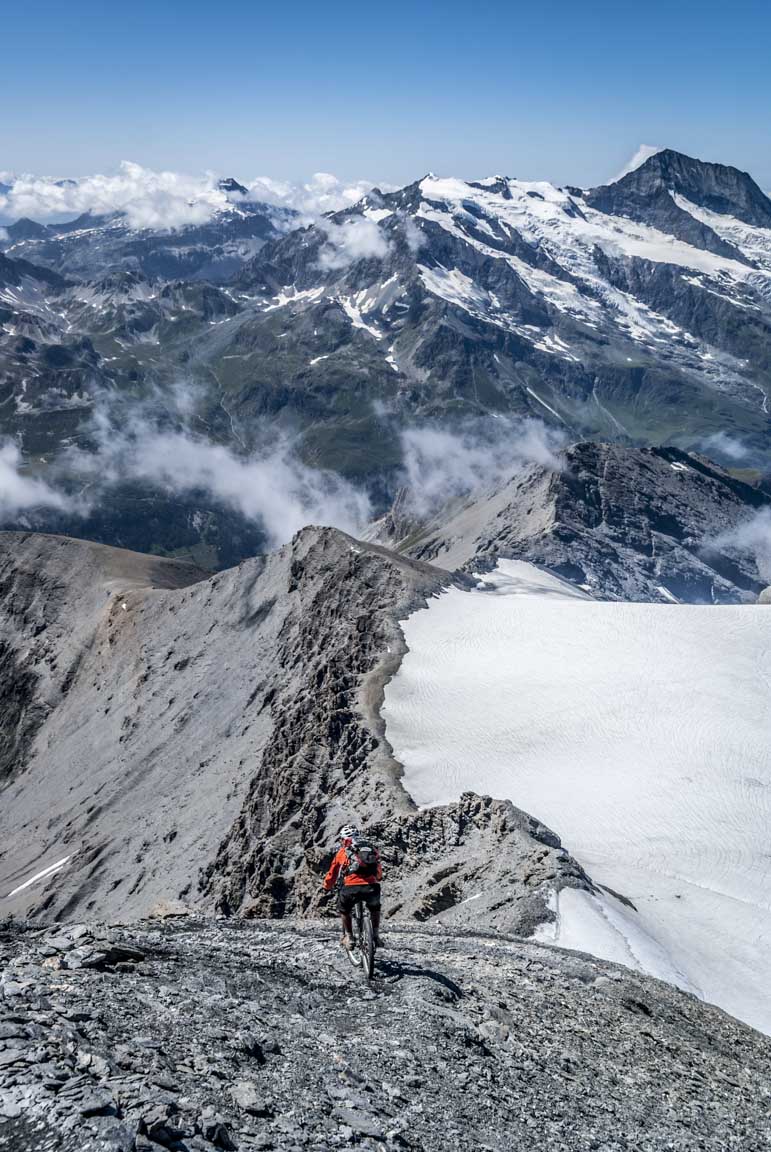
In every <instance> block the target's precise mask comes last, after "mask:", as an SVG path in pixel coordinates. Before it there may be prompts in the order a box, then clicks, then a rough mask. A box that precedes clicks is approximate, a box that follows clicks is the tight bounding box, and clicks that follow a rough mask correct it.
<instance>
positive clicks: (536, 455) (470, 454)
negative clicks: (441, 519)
mask: <svg viewBox="0 0 771 1152" xmlns="http://www.w3.org/2000/svg"><path fill="white" fill-rule="evenodd" d="M401 441H402V450H403V453H404V486H405V488H406V489H407V506H408V508H409V510H410V511H411V512H412V513H413V514H414V515H416V516H427V515H430V514H431V513H432V512H434V511H436V510H438V509H439V508H440V507H441V506H442V505H443V504H446V503H447V501H448V500H453V499H455V498H457V497H460V496H465V495H467V494H468V493H470V492H474V491H481V490H485V489H489V488H494V487H495V486H496V485H498V484H500V483H502V482H503V481H505V480H507V479H508V478H509V477H510V476H511V475H512V474H513V473H514V472H516V471H517V470H518V469H519V468H521V467H522V466H523V465H525V464H534V463H535V464H542V465H543V466H544V467H546V468H553V469H555V470H559V469H560V467H561V465H560V461H559V459H558V457H557V452H558V451H559V449H560V447H561V446H562V445H563V443H564V437H563V436H561V434H560V433H558V432H556V431H554V430H553V429H551V428H548V427H547V426H546V425H545V424H543V423H541V421H540V420H512V419H509V418H505V417H501V418H500V419H499V420H496V421H495V423H494V425H493V426H491V425H490V424H489V422H486V423H485V424H482V423H481V422H476V421H475V422H473V423H471V424H469V425H468V426H467V427H466V428H465V429H464V430H460V431H459V430H458V429H455V428H453V429H450V428H446V427H440V426H432V425H424V426H422V427H418V428H408V429H405V430H404V431H403V432H402V434H401Z"/></svg>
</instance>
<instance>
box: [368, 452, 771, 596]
mask: <svg viewBox="0 0 771 1152" xmlns="http://www.w3.org/2000/svg"><path fill="white" fill-rule="evenodd" d="M769 505H771V494H770V493H769V491H768V489H767V487H765V486H762V487H753V486H752V485H750V484H747V483H745V482H744V481H741V480H738V479H737V478H736V477H735V476H732V475H731V474H730V473H728V472H727V471H725V470H724V469H722V468H720V467H719V466H717V465H716V464H714V463H713V462H712V461H710V460H707V459H706V458H705V457H703V456H700V455H697V454H695V453H686V452H681V451H679V450H678V449H676V448H627V447H623V446H622V445H618V444H596V443H579V444H575V445H572V446H571V447H569V448H567V449H565V450H564V451H563V452H562V453H561V454H560V456H559V458H558V467H556V468H550V467H545V466H542V465H533V466H531V467H529V468H526V469H524V470H523V471H522V472H521V473H519V474H516V475H514V476H513V477H512V479H511V480H509V481H507V482H506V483H504V484H502V485H501V486H500V487H499V488H497V489H495V490H493V491H491V492H488V493H485V494H481V495H480V494H475V495H473V496H471V497H469V498H468V499H466V500H461V501H455V502H454V503H452V504H451V505H449V506H448V507H446V508H445V509H443V510H442V511H441V512H439V513H438V514H437V515H436V516H434V517H433V518H429V519H428V520H427V521H424V522H420V520H418V519H415V518H413V517H410V514H409V510H408V509H406V510H405V507H404V504H403V503H397V505H396V507H395V509H394V510H393V511H392V513H391V514H390V516H389V517H387V518H386V519H385V520H383V521H382V522H381V524H380V526H379V529H378V536H379V538H381V539H383V540H387V541H388V543H389V545H390V546H391V547H394V548H396V549H397V550H399V551H403V552H404V553H405V554H406V555H410V556H414V557H416V558H419V559H422V560H426V561H430V562H431V563H437V564H440V565H442V566H443V567H446V568H451V569H454V568H462V569H464V570H466V571H470V570H480V569H481V570H485V569H487V568H489V567H491V566H492V565H494V563H495V561H496V559H497V558H498V557H505V558H510V559H523V560H529V561H531V562H532V563H534V564H537V565H540V566H542V567H544V568H548V569H549V570H551V571H553V572H555V573H557V574H558V575H560V576H562V577H563V578H564V579H567V580H570V581H572V582H573V583H575V584H577V585H578V586H579V587H581V588H584V589H585V590H587V591H589V592H591V594H592V595H593V596H595V597H597V598H598V599H621V600H646V601H656V600H660V601H669V602H671V601H682V602H684V603H752V602H754V601H755V600H756V598H757V595H758V593H759V592H760V591H761V590H762V588H763V587H764V586H765V584H766V582H767V581H766V580H765V578H764V576H763V574H762V573H761V572H760V571H759V570H758V566H757V565H758V560H757V556H756V555H755V554H754V553H753V552H752V551H747V550H742V549H740V548H738V547H736V545H735V544H732V543H731V541H730V533H731V531H732V530H734V529H736V528H737V526H738V525H740V524H742V523H744V522H745V521H747V520H749V519H750V518H751V517H752V516H753V514H754V513H756V512H757V511H758V510H759V509H762V508H768V507H769Z"/></svg>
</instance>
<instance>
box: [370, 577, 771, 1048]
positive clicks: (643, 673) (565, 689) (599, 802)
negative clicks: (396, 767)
mask: <svg viewBox="0 0 771 1152" xmlns="http://www.w3.org/2000/svg"><path fill="white" fill-rule="evenodd" d="M402 627H403V629H404V634H405V638H406V641H407V645H408V647H409V652H408V653H407V655H406V656H405V658H404V661H403V662H402V665H401V668H400V670H399V672H398V674H397V676H396V677H395V678H394V680H393V681H392V682H391V683H390V684H389V686H388V687H387V689H386V695H385V704H384V707H383V715H384V718H385V721H386V732H387V736H388V739H389V740H390V742H391V744H392V745H393V748H394V753H395V755H396V757H397V759H398V760H399V761H400V762H401V763H402V764H403V765H404V768H405V776H404V784H405V786H406V788H407V790H408V791H409V792H410V793H411V795H412V796H413V797H414V798H415V800H416V801H417V802H418V803H419V804H421V805H431V804H438V803H444V802H446V801H449V800H453V799H455V798H457V796H458V794H459V793H460V792H462V791H464V790H473V791H476V792H481V793H489V794H491V795H493V796H497V797H506V798H508V799H510V800H512V801H513V802H514V803H515V804H516V805H517V806H518V807H520V808H522V809H524V810H525V811H526V812H530V813H532V814H533V815H535V816H537V817H539V818H540V819H541V820H544V821H545V822H546V823H547V824H549V825H550V826H551V827H552V828H553V829H554V831H555V832H557V833H558V834H559V835H560V836H561V838H562V840H563V843H564V844H565V847H566V848H567V849H568V850H569V851H570V852H571V853H572V854H573V855H574V856H575V857H576V858H577V859H578V860H579V861H580V862H581V864H582V865H583V866H584V867H585V868H586V870H587V872H588V873H589V875H590V876H591V877H592V879H593V880H594V881H595V883H596V884H598V885H602V886H604V889H605V890H603V891H600V892H598V894H597V895H596V896H592V895H590V894H588V893H583V892H577V891H572V890H565V891H563V892H562V893H560V894H559V895H557V894H555V896H554V908H555V911H556V913H557V919H556V924H555V925H554V926H552V927H550V928H548V929H545V930H543V931H542V933H541V939H545V940H550V941H552V942H553V943H556V944H559V945H561V946H563V947H568V948H575V949H579V950H582V951H588V952H593V953H594V954H596V955H598V956H601V957H604V958H607V959H612V960H616V961H619V962H622V963H624V964H626V965H628V966H630V967H632V968H636V969H638V970H642V971H645V972H648V973H651V974H653V975H655V976H659V977H661V978H662V979H666V980H669V981H671V982H673V983H675V984H678V985H680V986H681V987H683V988H685V989H687V990H688V991H691V992H693V993H695V994H696V995H698V996H700V997H702V998H703V999H705V1000H709V1001H711V1002H713V1003H715V1004H718V1005H720V1006H721V1007H722V1008H724V1009H726V1010H727V1011H729V1012H731V1013H732V1014H733V1015H735V1016H737V1017H739V1018H740V1019H743V1020H745V1021H747V1022H748V1023H750V1024H752V1025H754V1026H755V1027H756V1028H759V1029H761V1030H763V1031H766V1032H771V997H769V995H768V989H769V987H771V750H770V749H771V693H770V692H769V689H770V688H771V609H769V608H766V607H763V606H757V607H755V606H723V607H708V606H687V605H666V604H623V603H604V602H597V601H594V600H592V599H591V598H589V597H588V596H584V595H583V594H582V593H581V592H579V591H577V590H576V589H575V588H573V587H572V586H570V585H568V584H566V583H563V582H562V581H560V580H558V579H557V578H555V577H552V576H550V575H548V574H545V573H543V572H541V571H540V570H539V569H537V568H535V567H533V566H532V565H529V564H525V563H521V562H517V561H501V562H500V563H499V565H498V568H497V569H496V571H495V573H494V574H492V575H491V576H488V577H485V578H483V579H480V583H479V587H478V590H476V591H472V592H463V591H460V590H458V589H451V590H450V591H448V592H446V593H445V594H444V595H442V596H441V597H439V598H437V599H435V600H433V601H432V602H431V604H430V606H429V608H428V609H424V610H422V611H419V612H416V613H415V614H413V615H412V616H410V617H409V619H408V620H406V621H405V622H403V625H402ZM618 897H621V899H619V898H618Z"/></svg>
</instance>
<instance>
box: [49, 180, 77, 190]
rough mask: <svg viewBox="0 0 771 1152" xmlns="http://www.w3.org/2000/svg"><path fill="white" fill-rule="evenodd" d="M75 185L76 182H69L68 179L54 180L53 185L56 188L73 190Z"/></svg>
mask: <svg viewBox="0 0 771 1152" xmlns="http://www.w3.org/2000/svg"><path fill="white" fill-rule="evenodd" d="M77 183H78V182H77V180H70V179H67V180H54V184H55V185H56V187H57V188H75V187H76V186H77Z"/></svg>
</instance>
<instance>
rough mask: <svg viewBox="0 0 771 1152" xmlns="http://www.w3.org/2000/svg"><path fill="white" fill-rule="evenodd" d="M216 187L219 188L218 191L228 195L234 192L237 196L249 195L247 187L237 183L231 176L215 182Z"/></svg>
mask: <svg viewBox="0 0 771 1152" xmlns="http://www.w3.org/2000/svg"><path fill="white" fill-rule="evenodd" d="M217 187H218V188H219V190H220V192H224V193H225V194H226V195H228V196H229V195H231V194H236V193H237V194H238V195H239V196H248V195H249V189H248V188H244V186H243V184H239V183H238V181H237V180H234V179H233V177H232V176H228V177H227V178H226V179H225V180H220V182H219V183H218V184H217Z"/></svg>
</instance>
